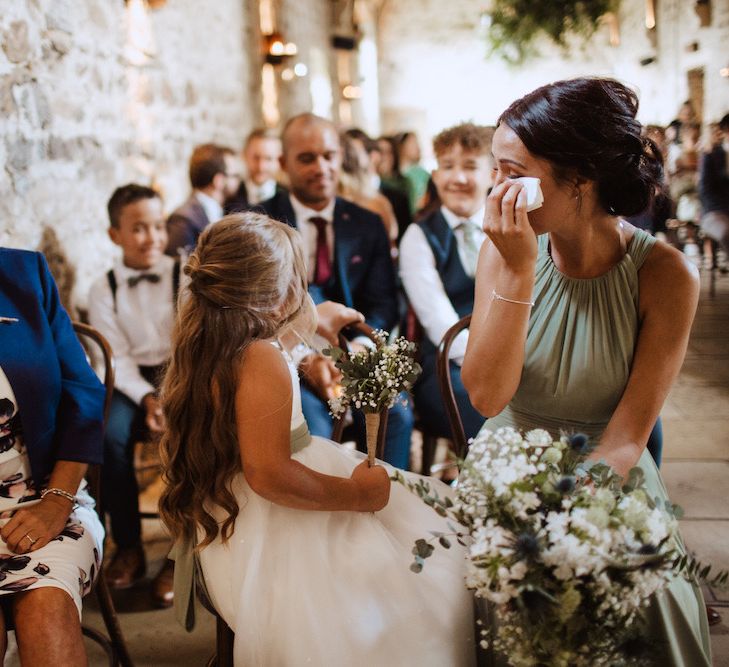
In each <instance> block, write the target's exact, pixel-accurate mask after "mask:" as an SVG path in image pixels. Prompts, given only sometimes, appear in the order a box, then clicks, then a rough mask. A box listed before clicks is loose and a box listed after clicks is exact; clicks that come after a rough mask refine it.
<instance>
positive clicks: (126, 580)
mask: <svg viewBox="0 0 729 667" xmlns="http://www.w3.org/2000/svg"><path fill="white" fill-rule="evenodd" d="M146 569H147V564H146V562H145V560H144V550H143V549H142V547H141V546H137V547H125V548H124V549H117V550H116V553H115V554H114V558H112V559H111V563H109V566H108V567H107V568H105V570H104V577H105V578H106V583H107V584H108V585H109V588H114V589H117V590H119V589H122V588H130V587H131V586H134V584H136V583H137V582H138V581H139V580H140V579H141V578H142V577H143V576H144V571H145V570H146Z"/></svg>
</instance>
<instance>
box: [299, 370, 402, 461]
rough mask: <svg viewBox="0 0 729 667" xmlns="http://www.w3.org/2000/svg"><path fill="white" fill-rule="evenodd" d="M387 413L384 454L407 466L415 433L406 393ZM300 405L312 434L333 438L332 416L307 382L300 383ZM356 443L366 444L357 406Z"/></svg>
mask: <svg viewBox="0 0 729 667" xmlns="http://www.w3.org/2000/svg"><path fill="white" fill-rule="evenodd" d="M400 396H401V398H402V400H398V402H397V403H395V405H394V407H393V408H391V409H390V412H389V414H388V417H387V432H386V435H385V453H384V456H383V458H384V459H385V461H387V463H389V464H390V465H393V466H395V467H396V468H401V469H403V470H407V469H408V466H409V464H410V438H411V436H412V433H413V408H412V403H411V400H410V398H409V397H408V396H407V394H401V395H400ZM301 407H302V410H303V412H304V417H305V418H306V423H307V424H308V425H309V431H310V432H311V434H312V435H318V436H321V437H323V438H331V436H332V427H333V420H332V417H331V415H330V414H329V407H328V406H327V404H326V402H325V401H323V400H322V399H320V398H319V397H318V396H317V395H316V394H315V393H314V392H313V391H311V390H310V389H309V388H308V387H307V386H306V385H304V384H302V385H301ZM353 417H354V427H355V433H356V436H355V437H356V438H357V447H358V449H360V450H361V451H364V448H365V419H364V415H363V414H362V413H361V412H360V411H359V410H355V411H354V413H353Z"/></svg>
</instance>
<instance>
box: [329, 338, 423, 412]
mask: <svg viewBox="0 0 729 667" xmlns="http://www.w3.org/2000/svg"><path fill="white" fill-rule="evenodd" d="M375 338H376V339H377V342H376V345H375V347H372V348H370V347H368V348H366V349H364V350H362V351H360V352H357V353H355V354H352V355H350V354H348V353H347V352H345V351H344V350H342V349H341V348H339V347H328V348H326V349H325V350H323V353H324V354H325V355H326V356H328V357H331V359H332V361H333V362H334V365H335V366H336V367H337V368H338V369H339V370H340V371H341V372H342V395H341V396H338V397H336V398H333V399H330V400H329V409H330V411H331V413H332V415H334V416H335V417H336V416H338V415H340V414H342V413H343V412H344V411H345V410H346V409H347V408H348V407H350V406H354V407H355V408H357V409H361V410H362V411H363V412H381V411H382V410H384V409H386V408H391V407H392V406H393V405H394V404H395V401H396V400H397V397H398V395H399V394H400V392H401V391H408V390H409V389H410V388H411V387H412V386H413V384H414V383H415V380H417V379H418V376H419V375H420V373H421V368H420V365H419V364H418V363H417V362H416V361H415V351H416V346H415V343H412V342H410V341H407V340H405V339H404V338H402V337H400V338H396V339H395V340H394V341H393V342H392V343H389V344H388V343H387V333H386V332H384V331H379V330H378V331H375Z"/></svg>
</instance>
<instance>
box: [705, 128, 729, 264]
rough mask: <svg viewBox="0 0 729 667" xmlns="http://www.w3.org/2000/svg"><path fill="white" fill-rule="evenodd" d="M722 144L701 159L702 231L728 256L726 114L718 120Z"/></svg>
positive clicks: (728, 130) (728, 145)
mask: <svg viewBox="0 0 729 667" xmlns="http://www.w3.org/2000/svg"><path fill="white" fill-rule="evenodd" d="M719 130H720V132H721V137H722V141H721V143H719V144H716V145H714V146H713V148H712V149H711V151H710V152H708V153H706V154H704V155H703V156H702V158H701V176H700V179H699V192H700V194H701V205H702V208H703V216H702V217H701V231H702V232H703V233H704V234H705V235H706V236H708V237H709V238H711V239H713V240H714V241H716V242H717V243H718V244H719V245H720V247H721V248H723V249H724V253H725V254H726V256H727V257H729V166H728V165H729V114H726V115H725V116H724V117H723V118H722V119H721V120H720V121H719Z"/></svg>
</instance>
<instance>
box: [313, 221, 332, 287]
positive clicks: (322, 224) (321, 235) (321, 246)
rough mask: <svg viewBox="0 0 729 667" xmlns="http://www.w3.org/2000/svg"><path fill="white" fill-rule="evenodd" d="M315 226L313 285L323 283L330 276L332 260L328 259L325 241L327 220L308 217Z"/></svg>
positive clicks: (327, 247) (327, 280)
mask: <svg viewBox="0 0 729 667" xmlns="http://www.w3.org/2000/svg"><path fill="white" fill-rule="evenodd" d="M309 222H310V223H311V224H312V225H314V226H315V227H316V260H315V269H314V281H313V283H314V285H325V284H326V283H327V282H329V279H330V278H331V277H332V262H331V260H330V259H329V244H328V243H327V221H326V220H325V219H324V218H318V217H314V218H309Z"/></svg>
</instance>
